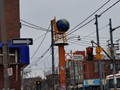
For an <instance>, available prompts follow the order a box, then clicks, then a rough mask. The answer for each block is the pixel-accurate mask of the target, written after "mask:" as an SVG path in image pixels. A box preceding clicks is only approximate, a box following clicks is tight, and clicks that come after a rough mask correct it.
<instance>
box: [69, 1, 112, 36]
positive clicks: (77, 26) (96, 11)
mask: <svg viewBox="0 0 120 90" xmlns="http://www.w3.org/2000/svg"><path fill="white" fill-rule="evenodd" d="M109 2H110V0H108V1H107V2H105V3H104V4H103V5H102V6H101V7H100V8H98V9H97V10H96V11H95V12H93V13H92V14H91V15H89V16H88V17H87V18H86V19H85V20H83V21H82V22H81V23H80V24H78V25H77V26H75V27H74V28H73V29H71V30H69V32H67V33H68V35H69V34H70V32H71V33H72V32H73V30H74V29H75V28H77V27H78V26H80V25H81V24H83V23H84V22H85V21H86V20H88V19H89V18H90V17H91V16H93V15H94V14H95V13H96V12H98V11H99V10H100V9H101V8H103V7H104V6H105V5H106V4H108V3H109ZM91 21H93V20H90V22H91ZM86 24H87V23H86ZM86 24H85V25H86Z"/></svg>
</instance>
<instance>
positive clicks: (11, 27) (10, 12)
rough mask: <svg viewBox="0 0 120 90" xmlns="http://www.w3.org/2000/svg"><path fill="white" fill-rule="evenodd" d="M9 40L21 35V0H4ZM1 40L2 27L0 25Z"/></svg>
mask: <svg viewBox="0 0 120 90" xmlns="http://www.w3.org/2000/svg"><path fill="white" fill-rule="evenodd" d="M4 1H5V2H4V3H5V5H4V6H5V8H4V9H5V19H6V30H7V40H8V41H11V39H12V38H18V37H20V18H19V17H20V16H19V0H4ZM0 41H1V27H0Z"/></svg>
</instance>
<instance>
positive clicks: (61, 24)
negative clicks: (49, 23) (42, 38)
mask: <svg viewBox="0 0 120 90" xmlns="http://www.w3.org/2000/svg"><path fill="white" fill-rule="evenodd" d="M56 24H57V28H58V31H59V32H66V31H68V29H69V28H70V24H69V22H68V21H67V20H66V19H60V20H58V21H57V23H56Z"/></svg>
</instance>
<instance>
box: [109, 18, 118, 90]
mask: <svg viewBox="0 0 120 90" xmlns="http://www.w3.org/2000/svg"><path fill="white" fill-rule="evenodd" d="M109 26H110V40H111V56H112V63H113V80H114V90H117V86H116V84H117V82H116V80H115V79H116V78H115V73H116V70H115V55H114V44H113V35H112V32H113V31H114V30H115V29H112V22H111V19H109Z"/></svg>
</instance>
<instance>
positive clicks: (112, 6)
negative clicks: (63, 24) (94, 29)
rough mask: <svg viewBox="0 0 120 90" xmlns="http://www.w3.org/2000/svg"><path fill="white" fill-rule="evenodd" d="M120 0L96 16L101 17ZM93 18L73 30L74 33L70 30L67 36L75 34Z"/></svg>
mask: <svg viewBox="0 0 120 90" xmlns="http://www.w3.org/2000/svg"><path fill="white" fill-rule="evenodd" d="M119 1H120V0H118V1H117V2H115V3H114V4H113V5H111V6H110V7H108V8H107V9H106V10H104V11H103V12H102V13H101V14H100V15H98V18H99V17H101V15H103V14H104V13H105V12H107V11H108V10H109V9H110V8H112V7H113V6H115V5H116V4H117V3H118V2H119ZM94 19H95V18H93V19H91V20H89V21H88V22H87V23H85V24H83V25H82V26H80V27H78V28H77V29H75V30H74V31H73V30H72V32H70V33H68V34H67V35H70V34H72V33H74V32H76V31H77V30H79V29H81V28H82V27H84V26H86V25H87V24H89V23H90V22H92V21H93V20H94Z"/></svg>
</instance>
